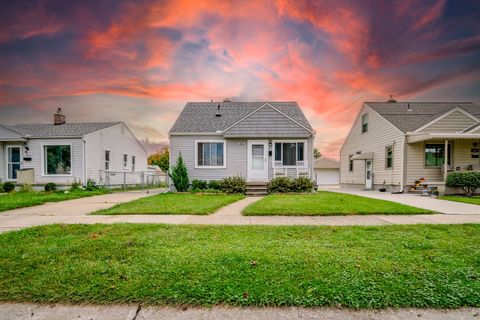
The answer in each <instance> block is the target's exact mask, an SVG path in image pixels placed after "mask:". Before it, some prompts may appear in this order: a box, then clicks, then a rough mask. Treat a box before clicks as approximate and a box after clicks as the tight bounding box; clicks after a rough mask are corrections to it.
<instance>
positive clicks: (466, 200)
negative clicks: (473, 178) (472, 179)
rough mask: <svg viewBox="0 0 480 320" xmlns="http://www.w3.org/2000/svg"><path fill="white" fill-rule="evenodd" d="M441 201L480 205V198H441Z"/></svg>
mask: <svg viewBox="0 0 480 320" xmlns="http://www.w3.org/2000/svg"><path fill="white" fill-rule="evenodd" d="M439 199H442V200H449V201H457V202H464V203H470V204H478V205H480V196H471V197H466V196H441V197H439ZM479 210H480V209H479Z"/></svg>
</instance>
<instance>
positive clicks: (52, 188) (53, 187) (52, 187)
mask: <svg viewBox="0 0 480 320" xmlns="http://www.w3.org/2000/svg"><path fill="white" fill-rule="evenodd" d="M44 189H45V191H47V192H50V191H55V190H57V185H56V184H55V182H49V183H47V184H46V185H45V187H44Z"/></svg>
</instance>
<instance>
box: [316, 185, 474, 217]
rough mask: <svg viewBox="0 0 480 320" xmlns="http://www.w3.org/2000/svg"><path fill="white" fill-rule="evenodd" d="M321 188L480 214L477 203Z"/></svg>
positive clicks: (446, 212) (452, 212)
mask: <svg viewBox="0 0 480 320" xmlns="http://www.w3.org/2000/svg"><path fill="white" fill-rule="evenodd" d="M319 190H324V191H331V192H338V193H348V194H353V195H358V196H362V197H367V198H372V199H379V200H387V201H393V202H398V203H401V204H406V205H409V206H412V207H417V208H422V209H427V210H431V211H433V212H439V213H445V214H462V215H465V214H480V206H478V205H475V204H469V203H462V202H456V201H448V200H441V199H435V198H431V197H424V196H421V195H418V194H408V193H401V194H392V193H390V192H380V191H376V190H360V189H349V188H340V187H338V186H332V187H320V188H319Z"/></svg>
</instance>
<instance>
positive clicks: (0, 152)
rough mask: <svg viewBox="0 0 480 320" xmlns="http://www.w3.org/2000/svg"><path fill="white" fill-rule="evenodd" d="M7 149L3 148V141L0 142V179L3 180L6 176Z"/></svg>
mask: <svg viewBox="0 0 480 320" xmlns="http://www.w3.org/2000/svg"><path fill="white" fill-rule="evenodd" d="M6 160H7V151H6V150H5V143H3V142H0V181H5V179H6V177H7V164H6V163H5V161H6Z"/></svg>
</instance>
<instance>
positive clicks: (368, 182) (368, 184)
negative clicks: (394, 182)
mask: <svg viewBox="0 0 480 320" xmlns="http://www.w3.org/2000/svg"><path fill="white" fill-rule="evenodd" d="M372 168H373V166H372V160H366V161H365V188H366V189H372V184H373V175H372Z"/></svg>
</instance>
